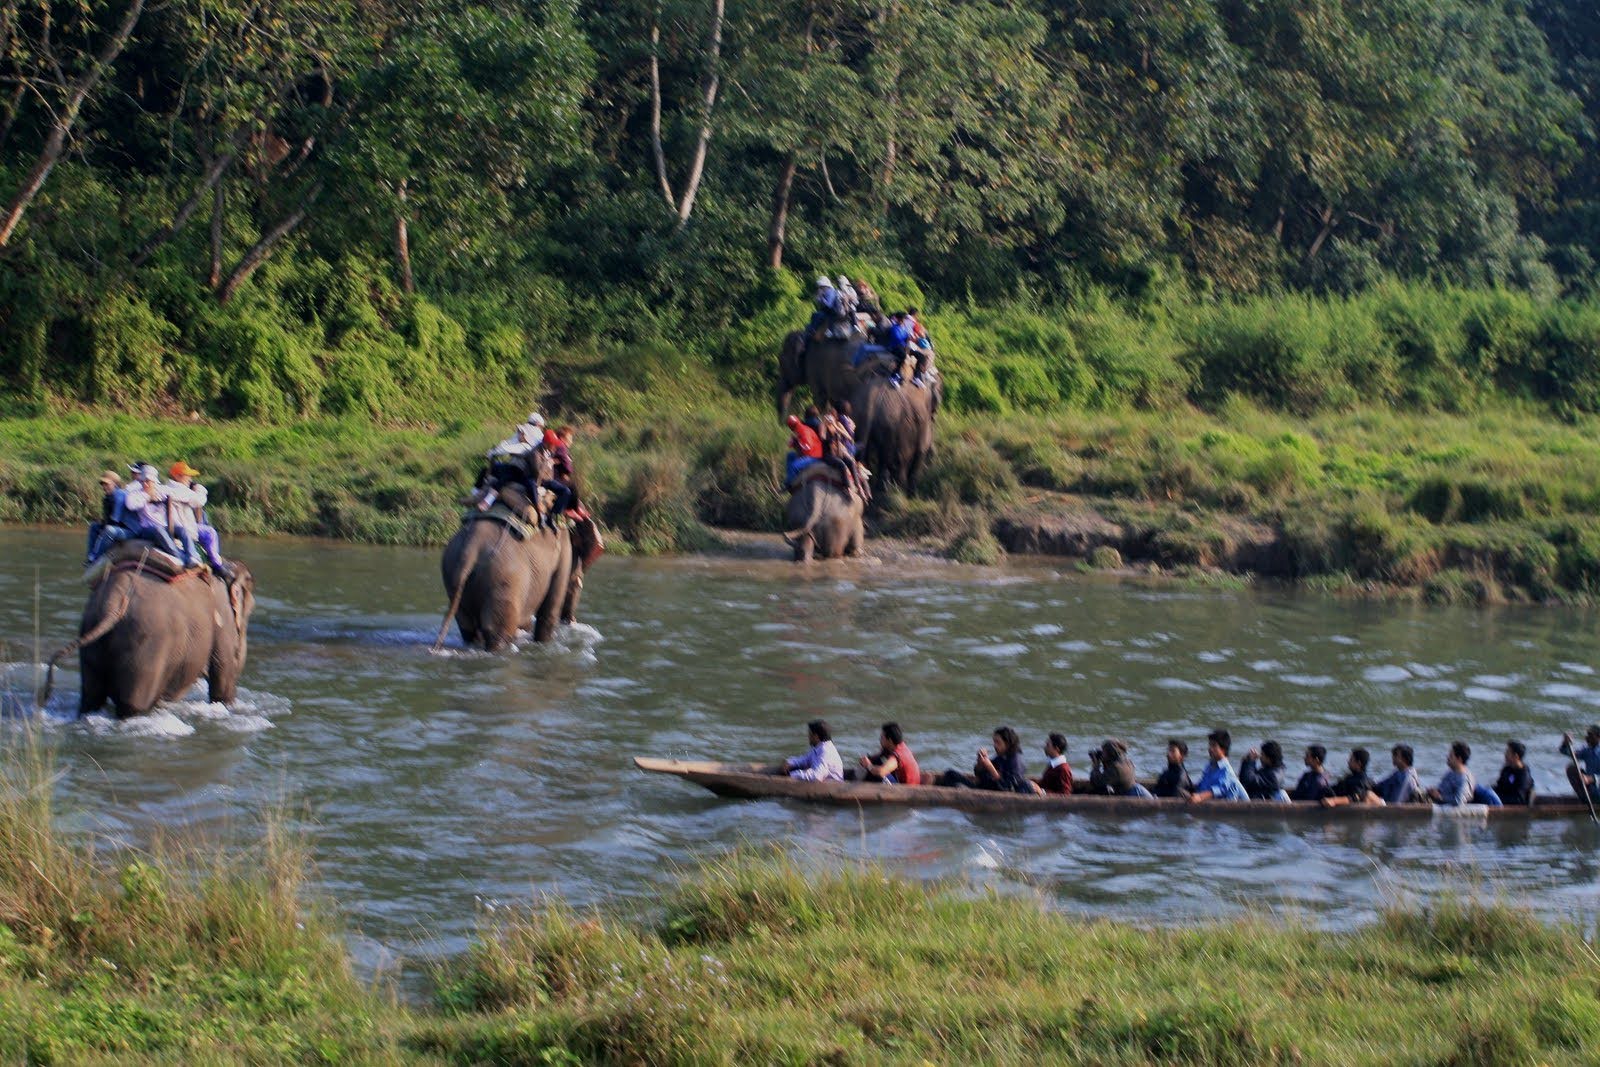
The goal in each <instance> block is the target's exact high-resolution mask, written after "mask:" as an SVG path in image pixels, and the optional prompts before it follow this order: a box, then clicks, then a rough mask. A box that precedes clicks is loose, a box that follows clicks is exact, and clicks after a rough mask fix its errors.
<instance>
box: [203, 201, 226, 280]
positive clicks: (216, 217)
mask: <svg viewBox="0 0 1600 1067" xmlns="http://www.w3.org/2000/svg"><path fill="white" fill-rule="evenodd" d="M227 203H228V192H227V185H226V183H225V182H223V181H218V182H217V184H216V185H215V186H213V187H212V189H211V268H210V271H209V272H208V273H207V274H206V285H208V286H210V287H211V288H212V289H215V288H216V287H217V286H218V285H219V284H220V283H221V282H222V238H223V232H222V231H223V227H224V225H225V224H226V222H227V216H226V212H227Z"/></svg>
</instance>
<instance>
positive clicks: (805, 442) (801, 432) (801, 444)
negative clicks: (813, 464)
mask: <svg viewBox="0 0 1600 1067" xmlns="http://www.w3.org/2000/svg"><path fill="white" fill-rule="evenodd" d="M791 428H792V429H793V430H794V436H793V437H791V438H789V450H790V451H791V452H794V453H796V454H797V455H801V456H810V457H811V458H812V459H821V458H822V438H820V437H818V436H817V431H815V430H813V429H812V428H811V427H809V426H807V425H806V424H805V423H803V422H802V423H800V424H799V425H798V426H794V427H791Z"/></svg>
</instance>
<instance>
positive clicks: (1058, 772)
mask: <svg viewBox="0 0 1600 1067" xmlns="http://www.w3.org/2000/svg"><path fill="white" fill-rule="evenodd" d="M1039 786H1040V788H1042V789H1043V790H1044V791H1045V792H1046V793H1070V792H1072V768H1071V767H1069V766H1067V765H1066V764H1065V763H1063V764H1062V765H1061V766H1059V767H1047V768H1045V772H1044V773H1043V774H1041V775H1040V776H1039Z"/></svg>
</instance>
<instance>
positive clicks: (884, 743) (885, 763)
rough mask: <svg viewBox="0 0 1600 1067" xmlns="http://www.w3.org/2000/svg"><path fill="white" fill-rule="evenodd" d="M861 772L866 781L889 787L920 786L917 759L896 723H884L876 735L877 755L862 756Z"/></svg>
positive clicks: (919, 771)
mask: <svg viewBox="0 0 1600 1067" xmlns="http://www.w3.org/2000/svg"><path fill="white" fill-rule="evenodd" d="M861 770H862V772H863V773H864V774H865V775H866V777H867V780H868V781H872V782H887V783H889V784H890V785H894V784H896V783H898V784H900V785H921V784H922V771H921V770H920V769H919V768H918V767H917V757H915V756H913V755H912V754H911V749H910V748H909V747H907V745H906V737H905V733H904V732H903V731H902V730H901V729H900V724H899V723H897V722H886V723H884V724H883V729H882V730H881V731H880V732H879V734H878V754H877V755H876V756H862V757H861Z"/></svg>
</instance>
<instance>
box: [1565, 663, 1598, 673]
mask: <svg viewBox="0 0 1600 1067" xmlns="http://www.w3.org/2000/svg"><path fill="white" fill-rule="evenodd" d="M1561 669H1562V670H1564V671H1570V672H1571V673H1573V674H1582V675H1590V674H1593V673H1594V668H1593V667H1591V666H1589V665H1588V664H1586V663H1563V664H1561Z"/></svg>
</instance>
